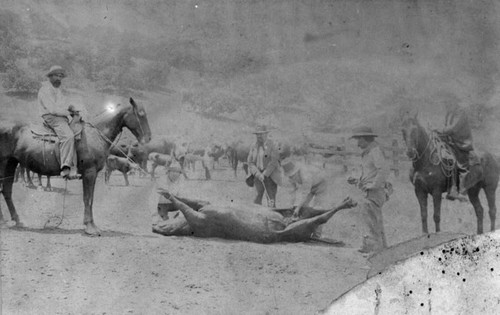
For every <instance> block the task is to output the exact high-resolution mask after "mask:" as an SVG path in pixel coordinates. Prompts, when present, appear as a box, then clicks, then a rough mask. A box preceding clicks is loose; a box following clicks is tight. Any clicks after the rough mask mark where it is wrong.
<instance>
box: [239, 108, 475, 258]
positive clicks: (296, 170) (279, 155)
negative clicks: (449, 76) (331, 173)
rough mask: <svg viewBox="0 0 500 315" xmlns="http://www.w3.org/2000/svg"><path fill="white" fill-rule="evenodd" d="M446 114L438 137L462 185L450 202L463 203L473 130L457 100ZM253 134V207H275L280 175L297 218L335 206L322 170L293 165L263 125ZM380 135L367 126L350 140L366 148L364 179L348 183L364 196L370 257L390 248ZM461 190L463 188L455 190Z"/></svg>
mask: <svg viewBox="0 0 500 315" xmlns="http://www.w3.org/2000/svg"><path fill="white" fill-rule="evenodd" d="M445 111H446V118H445V127H444V129H443V130H442V131H440V132H439V135H440V137H442V138H448V139H447V143H448V144H449V145H450V146H451V148H452V149H453V151H454V154H455V156H456V159H457V164H458V170H459V172H460V176H459V177H460V181H457V180H456V178H455V176H452V181H451V182H452V184H451V185H450V188H449V191H448V195H447V198H448V199H451V200H455V199H460V200H461V199H462V198H463V197H462V196H460V195H463V194H465V193H466V189H465V188H464V181H465V179H464V177H465V176H466V174H467V172H468V169H469V162H468V161H469V152H470V151H472V150H473V147H472V132H471V128H470V125H469V122H468V118H467V114H466V112H465V111H464V110H463V109H462V108H461V107H460V106H459V105H458V104H457V103H456V102H446V103H445ZM253 133H254V134H255V135H256V137H257V141H256V142H255V143H254V144H253V145H252V147H251V149H250V154H249V155H248V161H247V162H248V166H249V171H250V175H249V178H250V180H251V183H250V185H253V186H254V187H255V190H256V192H257V195H256V197H255V200H254V202H255V203H257V204H262V200H263V196H265V197H266V199H267V205H268V206H269V207H275V206H276V195H277V191H278V186H279V185H281V184H282V179H281V174H282V173H281V171H282V172H283V175H284V176H286V177H287V178H288V180H289V182H290V183H291V184H292V185H293V187H294V190H293V193H292V194H293V196H292V197H293V198H292V203H293V212H294V214H293V216H294V217H295V218H296V217H298V216H299V215H300V210H301V208H302V207H304V206H312V207H314V208H318V209H328V208H329V207H331V206H332V205H331V204H328V198H327V197H328V195H329V194H331V193H332V192H333V191H334V187H330V186H331V182H332V181H331V180H329V179H328V177H327V173H325V171H324V170H323V169H321V168H319V167H316V166H314V165H307V164H304V163H299V162H297V161H294V160H293V159H292V158H291V150H290V147H289V146H287V145H280V144H274V143H273V141H271V140H270V139H268V133H269V130H267V129H266V128H265V127H260V128H259V129H257V130H255V131H254V132H253ZM377 136H378V135H377V134H375V133H374V132H373V130H372V129H371V128H370V127H368V126H360V127H357V128H354V129H353V132H352V136H351V139H354V140H356V141H357V146H358V147H359V148H360V149H361V150H362V152H361V163H360V165H359V168H360V174H361V175H360V176H359V177H349V178H348V179H347V182H348V183H349V184H351V185H355V186H356V187H357V188H358V189H360V190H361V191H362V192H363V194H364V199H363V202H362V203H361V209H362V218H363V223H364V225H365V231H366V235H364V237H363V241H362V246H361V248H360V249H359V252H361V253H363V254H367V255H373V254H375V253H377V252H380V251H381V250H383V249H384V248H386V247H387V240H386V237H385V232H384V222H383V215H382V207H383V205H384V203H385V202H386V201H387V200H388V191H387V189H386V188H387V187H388V183H387V178H388V176H389V173H390V167H389V164H388V161H387V160H386V158H385V156H384V153H383V152H382V149H381V147H380V145H379V143H378V142H377V141H376V140H375V138H376V137H377ZM249 178H247V184H248V180H249ZM458 187H459V188H460V189H457V188H458ZM459 194H460V195H459ZM320 234H321V229H317V230H316V231H315V233H314V234H313V235H312V237H319V236H320Z"/></svg>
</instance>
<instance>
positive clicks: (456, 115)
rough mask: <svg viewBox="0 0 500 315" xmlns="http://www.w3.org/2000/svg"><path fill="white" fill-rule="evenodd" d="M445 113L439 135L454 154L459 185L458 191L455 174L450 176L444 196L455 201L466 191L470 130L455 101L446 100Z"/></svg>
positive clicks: (470, 145) (465, 115)
mask: <svg viewBox="0 0 500 315" xmlns="http://www.w3.org/2000/svg"><path fill="white" fill-rule="evenodd" d="M444 109H445V111H446V116H445V127H444V129H443V130H442V132H441V135H443V136H447V137H448V138H449V142H448V143H449V144H450V146H451V148H452V149H453V152H454V153H455V158H456V159H457V163H458V169H457V170H458V172H459V176H460V180H459V184H460V191H458V189H457V179H456V173H455V172H454V174H453V176H451V187H450V192H449V193H448V195H447V196H446V198H447V199H450V200H455V199H462V198H464V197H463V196H460V195H459V193H460V194H461V195H465V194H466V192H467V190H466V189H465V178H466V176H467V174H468V172H469V166H470V165H469V164H470V163H469V154H470V152H471V151H473V149H474V148H473V146H472V130H471V128H470V124H469V118H468V116H467V113H466V112H465V110H464V109H463V108H461V107H460V106H459V105H458V103H457V102H456V101H451V100H447V101H445V103H444Z"/></svg>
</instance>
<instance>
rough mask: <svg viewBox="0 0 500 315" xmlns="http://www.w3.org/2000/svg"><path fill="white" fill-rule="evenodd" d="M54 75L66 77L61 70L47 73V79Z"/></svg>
mask: <svg viewBox="0 0 500 315" xmlns="http://www.w3.org/2000/svg"><path fill="white" fill-rule="evenodd" d="M54 74H62V75H63V78H65V77H66V73H64V71H61V70H57V71H52V72H49V73H47V77H50V76H51V75H54Z"/></svg>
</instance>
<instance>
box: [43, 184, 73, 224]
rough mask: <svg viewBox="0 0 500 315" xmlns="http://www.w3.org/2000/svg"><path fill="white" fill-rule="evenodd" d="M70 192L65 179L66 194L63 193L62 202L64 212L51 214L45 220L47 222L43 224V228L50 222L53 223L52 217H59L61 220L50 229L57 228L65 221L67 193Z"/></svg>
mask: <svg viewBox="0 0 500 315" xmlns="http://www.w3.org/2000/svg"><path fill="white" fill-rule="evenodd" d="M67 193H68V181H67V180H65V181H64V194H63V202H62V213H61V215H60V216H58V215H54V216H51V217H49V218H48V219H47V221H45V224H44V225H43V228H44V229H46V228H47V226H48V225H49V223H51V221H52V219H59V222H58V223H56V224H55V225H54V226H51V227H49V228H50V229H57V228H58V227H59V226H60V225H61V224H62V222H63V220H64V210H65V209H66V195H67Z"/></svg>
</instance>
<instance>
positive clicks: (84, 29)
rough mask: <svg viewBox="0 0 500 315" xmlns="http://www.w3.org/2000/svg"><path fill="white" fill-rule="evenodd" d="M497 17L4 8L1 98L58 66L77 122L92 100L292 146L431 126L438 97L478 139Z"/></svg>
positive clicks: (208, 7)
mask: <svg viewBox="0 0 500 315" xmlns="http://www.w3.org/2000/svg"><path fill="white" fill-rule="evenodd" d="M498 10H499V5H498V3H497V2H495V1H481V2H480V3H479V4H478V3H470V2H468V1H395V0H393V1H389V0H386V1H376V2H367V1H361V0H360V1H347V0H344V1H340V0H339V1H318V2H315V3H314V5H311V4H308V3H306V2H302V1H284V0H282V1H272V2H269V1H229V0H226V1H221V0H210V1H203V2H195V1H185V2H182V3H179V2H176V1H148V2H134V1H125V2H117V1H87V2H85V3H81V2H79V1H67V2H64V3H62V2H60V1H56V0H53V1H44V2H43V3H42V2H39V1H30V0H22V1H13V0H4V1H3V7H2V9H1V10H0V15H1V17H2V19H1V20H2V22H0V29H1V30H2V34H3V35H2V36H3V38H2V39H3V41H2V50H1V51H2V54H1V56H0V73H2V72H3V74H1V76H2V79H3V82H2V83H3V84H2V85H3V87H4V92H9V95H10V96H13V95H14V96H15V95H17V94H15V93H14V94H13V92H16V91H17V92H19V93H21V94H22V93H24V92H26V93H33V92H34V91H36V89H37V85H38V84H39V82H40V80H42V79H43V73H44V71H46V69H47V68H49V67H50V65H52V64H61V65H63V66H64V67H66V68H67V69H68V71H69V74H70V76H69V78H68V79H67V80H66V83H65V84H66V85H67V86H68V87H70V88H71V89H72V91H79V95H78V97H77V100H78V101H81V102H83V103H85V106H86V107H87V108H88V109H89V111H90V112H93V111H98V110H99V108H100V106H101V104H100V103H99V101H96V100H94V99H93V98H94V97H93V95H94V94H95V95H97V96H96V97H97V99H99V97H100V96H99V95H101V93H104V94H114V95H118V96H121V97H128V96H129V95H133V96H135V97H141V96H144V100H145V101H146V102H148V108H150V110H151V111H150V113H151V116H152V117H154V119H153V121H152V124H153V125H154V126H155V130H158V133H160V134H164V133H172V132H174V133H176V134H177V133H180V134H182V133H185V132H187V131H190V132H193V130H195V129H196V128H198V129H200V131H199V133H200V134H206V133H205V132H204V131H203V130H205V129H206V128H210V127H211V126H212V125H215V127H214V128H212V129H215V130H214V132H211V133H217V130H218V129H219V130H227V128H226V127H227V126H226V125H224V124H222V125H220V124H221V121H225V122H226V123H227V124H229V125H231V124H236V126H238V124H241V123H243V124H244V125H245V126H247V127H246V128H247V129H248V130H249V128H251V126H253V125H254V124H257V123H260V124H268V125H270V126H272V127H274V128H276V129H278V130H280V131H281V132H282V133H283V134H287V135H293V136H294V137H300V136H303V135H308V136H314V134H315V133H317V132H328V133H338V132H346V131H348V130H349V129H350V128H351V127H352V126H353V125H356V124H359V123H363V122H367V123H369V124H371V125H373V126H374V127H375V129H376V130H377V131H378V132H380V133H383V134H386V135H388V136H389V135H391V134H393V133H395V132H398V128H397V121H398V118H399V113H400V111H401V110H402V109H404V110H405V111H407V110H408V109H409V110H411V111H414V110H416V109H418V110H419V111H420V113H421V117H422V119H423V120H424V123H426V124H431V125H439V124H440V123H441V120H442V119H441V118H440V117H441V116H440V115H441V108H440V106H439V102H440V101H441V100H442V99H443V98H444V97H449V95H451V96H452V97H454V98H456V99H457V100H458V101H459V102H461V103H462V105H464V106H466V107H470V108H471V110H473V116H474V117H473V118H474V119H475V124H476V127H477V128H479V129H482V130H483V131H488V132H491V128H486V127H488V126H493V127H494V126H496V125H497V123H496V122H497V121H498V118H499V116H498V110H496V104H497V103H498V101H500V96H499V95H500V93H498V91H497V85H498V65H499V64H500V59H499V57H498V54H497V53H496V51H497V50H498V39H499V33H500V22H499V21H498V19H497V18H496V17H497V16H498ZM23 91H24V92H23ZM151 95H153V96H151ZM150 96H151V97H150ZM103 97H104V96H103ZM9 102H15V101H12V100H8V101H7V103H9ZM181 113H190V114H182V115H184V116H183V117H185V118H182V119H178V118H179V117H180V116H179V115H180V114H181ZM195 113H197V114H200V115H202V116H203V117H205V118H207V117H208V118H211V119H213V118H216V120H214V121H212V122H208V123H207V124H206V125H203V124H201V123H199V122H196V118H195V116H193V115H195ZM175 115H177V116H175ZM172 116H174V117H175V119H174V120H175V121H174V122H172V124H171V123H168V124H166V123H164V120H165V119H167V120H168V119H169V118H171V117H172ZM229 122H233V123H229ZM167 125H168V126H167ZM202 125H203V126H202ZM193 126H198V127H194V129H193ZM233 129H235V130H236V131H238V130H240V131H241V130H242V129H241V128H240V127H236V128H233ZM184 130H186V131H184ZM243 130H244V129H243ZM478 132H482V131H478ZM485 134H486V133H485ZM486 142H487V140H486Z"/></svg>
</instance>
